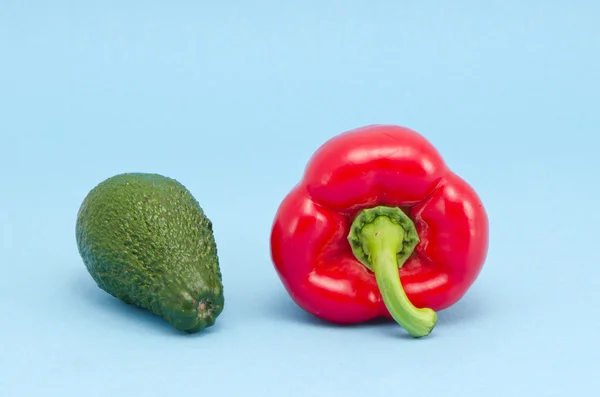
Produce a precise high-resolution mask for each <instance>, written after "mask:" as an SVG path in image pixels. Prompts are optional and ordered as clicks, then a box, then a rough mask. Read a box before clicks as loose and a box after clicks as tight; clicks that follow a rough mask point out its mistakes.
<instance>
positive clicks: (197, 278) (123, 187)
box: [76, 173, 224, 333]
mask: <svg viewBox="0 0 600 397" xmlns="http://www.w3.org/2000/svg"><path fill="white" fill-rule="evenodd" d="M76 240H77V247H78V250H79V254H80V255H81V258H82V259H83V262H84V264H85V266H86V268H87V270H88V272H89V273H90V275H91V276H92V278H93V279H94V281H95V282H96V284H97V285H98V287H99V288H101V289H102V290H104V291H105V292H107V293H109V294H110V295H112V296H114V297H116V298H118V299H120V300H122V301H124V302H126V303H128V304H130V305H134V306H138V307H141V308H143V309H146V310H149V311H150V312H152V313H154V314H155V315H157V316H160V317H162V318H163V319H164V320H165V321H167V322H168V323H170V324H171V325H172V326H173V327H175V328H176V329H178V330H180V331H185V332H187V333H196V332H200V331H202V330H204V329H205V328H207V327H210V326H212V325H214V324H215V321H216V319H217V317H218V316H219V315H220V314H221V312H222V311H223V308H224V295H223V284H222V275H221V271H220V267H219V258H218V255H217V246H216V242H215V238H214V235H213V226H212V222H211V221H210V219H209V218H208V217H207V216H206V215H205V214H204V212H203V210H202V208H201V207H200V205H199V203H198V202H197V201H196V199H195V198H194V197H193V196H192V194H191V193H190V192H189V191H188V190H187V189H186V188H185V187H184V186H183V185H182V184H181V183H179V182H178V181H176V180H174V179H171V178H168V177H165V176H162V175H159V174H149V173H124V174H119V175H115V176H113V177H110V178H108V179H106V180H104V181H103V182H101V183H99V184H98V185H97V186H96V187H94V188H93V189H92V190H91V191H90V192H89V193H88V195H87V196H86V197H85V199H84V200H83V202H82V204H81V207H80V209H79V212H78V214H77V221H76Z"/></svg>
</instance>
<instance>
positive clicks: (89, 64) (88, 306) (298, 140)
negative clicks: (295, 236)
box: [0, 0, 600, 397]
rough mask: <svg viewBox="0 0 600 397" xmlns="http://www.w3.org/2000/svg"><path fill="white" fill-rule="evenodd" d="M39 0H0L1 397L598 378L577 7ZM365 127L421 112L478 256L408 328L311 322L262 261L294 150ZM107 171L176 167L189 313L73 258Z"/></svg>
mask: <svg viewBox="0 0 600 397" xmlns="http://www.w3.org/2000/svg"><path fill="white" fill-rule="evenodd" d="M50 3H51V2H41V1H39V2H33V1H28V2H17V1H7V0H4V1H2V2H1V3H0V134H1V135H0V136H1V139H0V170H1V171H0V172H1V175H2V177H1V179H0V181H1V184H0V189H1V194H0V252H1V256H0V266H1V271H0V273H1V274H2V276H1V277H0V313H1V316H0V323H1V325H0V395H1V396H3V397H21V396H35V395H37V396H44V397H54V396H57V397H58V396H60V397H70V396H86V397H96V396H98V397H100V396H102V397H105V396H113V397H120V396H146V397H154V396H247V397H250V396H260V397H269V396H278V397H279V396H286V395H287V396H298V397H311V396H318V397H321V396H323V397H325V396H326V397H331V396H344V397H355V396H356V397H358V396H369V397H375V396H427V397H429V396H444V397H455V396H456V397H463V396H486V397H488V396H494V397H495V396H526V397H530V396H544V397H551V396H566V395H573V396H575V395H585V396H591V395H593V394H594V392H595V391H597V390H598V387H599V386H600V381H599V380H598V379H599V378H598V377H597V375H598V372H599V370H600V364H599V363H600V343H599V342H598V332H600V331H599V328H600V321H599V320H598V312H599V310H600V299H599V297H598V293H599V291H600V281H599V280H600V253H599V251H600V250H599V249H598V248H597V246H596V244H597V243H598V241H599V239H598V236H599V234H598V224H599V223H600V215H599V213H600V211H599V209H598V208H599V203H600V201H599V193H600V190H599V187H598V186H599V185H600V177H599V173H600V160H599V157H600V156H599V155H598V150H599V149H600V145H599V142H600V140H599V139H598V132H599V125H600V112H599V111H598V109H599V108H598V106H599V104H600V29H599V28H598V15H600V6H599V5H598V3H597V2H594V1H591V0H590V1H587V2H583V1H574V2H571V1H570V2H558V1H556V2H543V1H528V2H524V1H521V2H519V1H509V2H500V1H486V2H476V1H472V2H466V1H455V2H442V1H438V2H418V1H412V2H391V1H388V2H371V1H362V2H358V1H352V2H341V1H332V2H316V1H309V2H289V4H290V5H287V6H286V5H281V3H286V2H275V1H271V2H267V1H260V2H242V1H232V2H215V3H222V4H221V5H218V6H208V5H206V6H198V5H194V4H195V3H201V2H191V1H188V2H186V1H173V2H166V1H164V2H158V1H136V2H118V1H111V2H96V4H95V5H91V2H90V5H84V3H83V2H74V1H73V2H66V1H62V2H54V4H53V5H50ZM99 3H102V4H103V5H98V4H99ZM124 3H127V4H124ZM204 3H206V4H208V3H209V2H204ZM210 3H212V2H210ZM225 3H226V4H225ZM278 3H279V5H278ZM292 3H293V4H294V5H293V6H292V5H291V4H292ZM319 3H321V4H320V5H318V4H319ZM325 3H326V4H325ZM393 4H395V5H393ZM525 4H527V5H525ZM372 123H393V124H401V125H405V126H408V127H410V128H413V129H415V130H417V131H419V132H421V133H423V134H424V135H425V136H426V137H427V138H428V139H429V140H430V141H431V142H432V143H433V144H434V145H436V146H437V147H438V149H439V150H440V152H441V153H442V154H443V156H444V158H445V159H446V161H447V162H448V164H449V165H450V167H451V168H452V169H453V170H454V171H456V172H457V173H459V174H460V175H461V176H463V177H464V178H465V179H466V180H467V181H469V183H471V184H472V185H473V186H474V187H475V189H476V190H477V191H478V193H479V194H480V196H481V198H482V200H483V201H484V203H485V205H486V207H487V210H488V213H489V217H490V227H491V229H490V233H491V242H490V251H489V256H488V261H487V263H486V266H485V268H484V271H483V272H482V273H481V276H480V278H479V279H478V281H477V282H476V284H475V285H474V286H473V288H472V289H471V290H470V292H469V293H468V295H467V296H466V297H465V298H464V300H463V301H461V302H460V303H459V304H457V305H456V306H455V307H453V308H452V309H449V310H447V311H445V312H441V313H440V314H439V317H440V321H439V324H438V326H437V327H436V328H435V330H434V333H433V334H432V335H431V336H430V337H428V338H425V339H421V340H411V339H408V338H404V337H402V336H403V335H404V333H403V331H402V329H401V328H399V327H398V326H397V325H394V324H384V325H369V326H364V327H351V328H340V327H331V326H323V325H321V324H320V323H318V322H316V321H313V320H311V318H310V317H309V316H307V315H305V314H304V313H303V312H301V311H300V310H299V309H298V308H297V307H296V306H294V304H293V303H291V300H290V299H289V298H288V296H287V295H286V293H285V291H284V290H283V288H282V286H281V284H280V282H279V280H278V278H277V276H276V274H275V272H274V271H273V268H272V265H271V262H270V256H269V241H268V236H269V232H270V226H271V222H272V219H273V216H274V214H275V211H276V209H277V206H278V205H279V202H280V200H281V199H282V198H283V196H284V195H285V194H286V193H287V191H288V190H289V189H290V188H291V187H292V186H293V184H295V183H296V182H297V181H298V179H299V178H300V176H301V173H302V170H303V167H304V165H305V163H306V161H307V160H308V158H309V157H310V155H311V154H312V152H313V151H314V150H315V149H316V148H317V147H318V146H319V145H320V144H322V143H323V142H324V141H325V140H326V139H328V138H330V137H331V136H333V135H335V134H337V133H339V132H341V131H344V130H347V129H351V128H355V127H359V126H363V125H367V124H372ZM126 171H144V172H158V173H162V174H164V175H168V176H171V177H174V178H177V179H178V180H180V181H181V182H183V183H184V184H185V185H186V186H187V187H188V188H189V189H190V190H191V191H192V192H193V193H194V195H195V196H196V197H197V198H198V200H199V201H200V202H201V204H202V206H203V207H204V209H205V211H206V212H207V213H208V215H209V216H210V217H211V219H212V220H213V222H214V225H215V233H216V238H217V243H218V246H219V252H220V258H221V265H222V271H223V275H224V283H225V292H226V302H227V303H226V308H225V311H224V312H223V314H222V315H221V317H219V319H218V323H217V325H216V326H215V327H214V328H212V329H210V331H209V332H207V333H205V334H202V335H195V336H183V335H181V334H178V333H177V332H175V331H173V329H172V328H170V326H168V325H167V324H166V323H164V322H162V321H161V320H158V319H156V318H154V317H152V316H151V315H146V314H144V313H141V312H140V311H137V310H134V309H132V308H131V307H128V306H126V305H124V304H122V303H120V302H119V301H117V300H115V299H113V298H111V297H109V296H108V295H107V294H105V293H104V292H102V291H101V290H99V289H98V288H97V287H96V286H95V284H94V283H93V281H92V280H91V278H90V277H89V275H88V274H87V273H86V270H85V268H84V266H83V263H82V261H81V259H80V258H79V256H78V253H77V249H76V245H75V236H74V222H75V217H76V213H77V210H78V208H79V205H80V203H81V201H82V200H83V198H84V197H85V195H86V194H87V192H88V191H89V189H91V188H92V187H93V186H94V185H95V184H96V183H98V182H100V181H101V180H103V179H105V178H107V177H109V176H112V175H114V174H116V173H120V172H126Z"/></svg>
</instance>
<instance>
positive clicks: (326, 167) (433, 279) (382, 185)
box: [270, 125, 489, 336]
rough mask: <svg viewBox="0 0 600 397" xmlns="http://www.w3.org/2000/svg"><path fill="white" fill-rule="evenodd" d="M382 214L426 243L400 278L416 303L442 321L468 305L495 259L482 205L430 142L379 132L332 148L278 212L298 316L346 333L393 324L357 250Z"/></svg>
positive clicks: (362, 131)
mask: <svg viewBox="0 0 600 397" xmlns="http://www.w3.org/2000/svg"><path fill="white" fill-rule="evenodd" d="M379 206H383V207H388V208H399V209H401V210H402V212H403V213H404V214H406V215H407V216H408V218H410V220H412V222H413V223H414V228H415V229H416V233H417V234H418V243H417V244H416V246H415V247H414V250H412V252H410V256H409V257H408V258H407V259H406V260H405V261H404V262H403V263H401V262H402V261H399V263H398V265H399V266H400V268H399V270H398V269H395V270H397V271H396V273H397V275H398V276H399V280H400V282H401V286H402V288H403V290H404V291H405V294H406V297H407V298H408V300H409V301H410V303H412V305H414V307H416V308H429V309H430V310H432V311H439V310H442V309H445V308H448V307H450V306H452V305H453V304H455V303H456V302H457V301H458V300H460V299H461V298H462V297H463V296H464V294H465V293H466V292H467V290H468V289H469V287H470V286H471V285H472V284H473V282H474V281H475V280H476V278H477V276H478V275H479V273H480V271H481V269H482V266H483V264H484V261H485V259H486V255H487V250H488V233H489V232H488V217H487V215H486V212H485V209H484V207H483V204H482V202H481V200H480V198H479V197H478V195H477V194H476V192H475V191H474V190H473V188H472V187H471V186H470V185H469V184H467V183H466V182H465V181H464V180H463V179H461V178H460V177H459V176H457V175H456V174H454V173H453V172H452V171H451V170H450V169H449V168H448V167H447V165H446V164H445V162H444V160H443V159H442V157H441V155H440V154H439V153H438V151H437V150H436V149H435V147H434V146H433V145H432V144H431V143H430V142H429V141H427V140H426V139H425V138H424V137H423V136H422V135H420V134H419V133H417V132H415V131H413V130H410V129H408V128H404V127H400V126H394V125H372V126H367V127H362V128H358V129H355V130H351V131H347V132H344V133H342V134H340V135H337V136H335V137H333V138H332V139H330V140H329V141H327V142H325V144H323V145H322V146H321V147H320V148H319V149H318V150H317V151H316V152H315V153H314V155H313V156H312V158H311V159H310V160H309V162H308V164H307V166H306V169H305V173H304V176H303V178H302V180H301V181H300V182H299V183H298V184H297V185H296V186H295V187H294V188H293V189H292V190H291V192H290V193H289V194H288V195H287V196H286V197H285V198H284V200H283V201H282V203H281V205H280V207H279V208H278V210H277V213H276V215H275V220H274V222H273V226H272V231H271V236H270V243H271V257H272V260H273V263H274V266H275V269H276V271H277V273H278V275H279V277H280V279H281V281H282V283H283V285H284V287H285V289H286V290H287V292H288V293H289V295H290V296H291V297H292V299H293V300H294V301H295V302H296V304H297V305H298V306H300V307H301V308H302V309H304V310H305V311H307V312H309V313H311V314H313V315H315V316H317V317H319V318H321V319H324V320H327V321H331V322H335V323H342V324H353V323H359V322H364V321H368V320H371V319H374V318H377V317H388V318H391V317H393V316H392V314H391V313H390V310H389V309H388V306H387V305H386V303H385V302H384V299H383V297H382V293H381V291H380V285H378V282H377V280H376V277H375V274H374V272H373V271H372V270H371V269H369V268H368V267H367V266H365V265H364V264H363V263H361V261H360V260H359V259H358V258H357V256H356V255H355V252H353V248H352V246H351V244H350V243H349V234H350V233H351V228H352V225H353V222H354V221H355V219H356V218H357V216H358V215H359V214H360V213H361V211H362V210H365V209H371V208H375V207H379ZM382 277H383V276H382ZM435 320H436V318H435V315H434V318H433V319H432V321H433V322H434V323H435ZM405 328H406V327H405ZM429 332H430V330H429V331H423V332H422V333H421V334H420V335H417V336H424V335H427V334H428V333H429Z"/></svg>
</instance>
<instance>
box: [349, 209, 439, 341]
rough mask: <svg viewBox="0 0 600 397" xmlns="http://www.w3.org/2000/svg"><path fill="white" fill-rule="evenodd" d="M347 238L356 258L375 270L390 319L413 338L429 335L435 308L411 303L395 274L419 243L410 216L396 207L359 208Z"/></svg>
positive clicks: (434, 320) (435, 316)
mask: <svg viewBox="0 0 600 397" xmlns="http://www.w3.org/2000/svg"><path fill="white" fill-rule="evenodd" d="M348 241H349V243H350V245H351V247H352V251H353V253H354V255H355V256H356V258H357V259H358V260H359V261H360V262H361V263H363V264H364V265H365V266H366V267H367V268H369V269H370V270H372V271H373V272H374V273H375V279H376V281H377V285H378V287H379V290H380V291H381V296H382V298H383V302H384V303H385V306H386V307H387V309H388V311H389V312H390V314H391V315H392V317H393V318H394V320H396V322H397V323H398V324H400V326H402V328H404V329H405V330H406V332H408V333H409V334H410V335H411V336H413V337H415V338H419V337H423V336H427V335H429V334H430V333H431V331H432V330H433V327H435V324H436V323H437V314H436V312H435V311H433V310H431V309H429V308H417V307H415V306H414V305H413V304H412V303H411V302H410V300H409V299H408V297H407V296H406V292H405V291H404V288H403V287H402V283H401V282H400V276H399V274H398V269H399V268H400V267H402V265H403V264H404V262H405V261H406V259H408V258H409V257H410V255H411V254H412V252H413V250H414V248H415V247H416V245H417V244H418V243H419V236H418V234H417V231H416V229H415V226H414V223H413V222H412V221H411V219H410V218H409V217H408V216H407V215H406V214H404V212H402V210H401V209H400V208H392V207H384V206H379V207H375V208H371V209H367V210H363V211H362V212H361V213H360V214H359V215H358V217H357V218H356V219H355V220H354V222H353V223H352V227H351V228H350V233H349V234H348Z"/></svg>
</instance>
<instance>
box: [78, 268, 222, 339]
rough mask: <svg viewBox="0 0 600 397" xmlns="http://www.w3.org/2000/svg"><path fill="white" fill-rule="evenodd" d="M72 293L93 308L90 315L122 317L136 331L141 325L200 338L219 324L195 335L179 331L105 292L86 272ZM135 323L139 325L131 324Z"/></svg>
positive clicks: (124, 322)
mask: <svg viewBox="0 0 600 397" xmlns="http://www.w3.org/2000/svg"><path fill="white" fill-rule="evenodd" d="M71 292H72V293H73V294H74V295H75V299H80V300H83V301H85V303H86V304H89V305H90V306H91V310H90V312H89V313H93V312H94V311H104V312H110V315H111V316H115V317H120V318H119V319H118V320H119V322H120V323H122V324H123V328H127V327H132V328H134V331H137V330H138V329H139V328H140V327H138V325H141V327H142V328H143V329H144V330H150V331H151V332H154V331H158V332H161V333H163V334H166V335H173V336H187V337H200V336H202V335H205V334H207V333H210V332H211V331H212V329H213V328H216V327H218V323H216V324H215V325H213V326H212V327H209V328H207V329H205V330H203V331H202V332H198V333H195V334H190V333H187V332H183V331H179V330H177V329H175V328H174V327H173V326H172V325H171V324H169V323H168V322H166V321H165V320H163V319H162V318H161V317H159V316H157V315H155V314H153V313H151V312H150V311H148V310H146V309H142V308H140V307H138V306H135V305H130V304H128V303H125V302H123V301H121V300H120V299H117V298H115V297H114V296H112V295H110V294H108V293H107V292H105V291H103V290H102V289H100V288H99V287H98V286H97V285H96V283H95V282H94V281H93V280H92V279H91V278H90V276H89V274H87V273H85V272H84V273H83V274H82V273H79V274H78V275H76V276H75V277H74V279H73V286H72V288H71ZM134 322H135V323H137V324H131V323H134Z"/></svg>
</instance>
